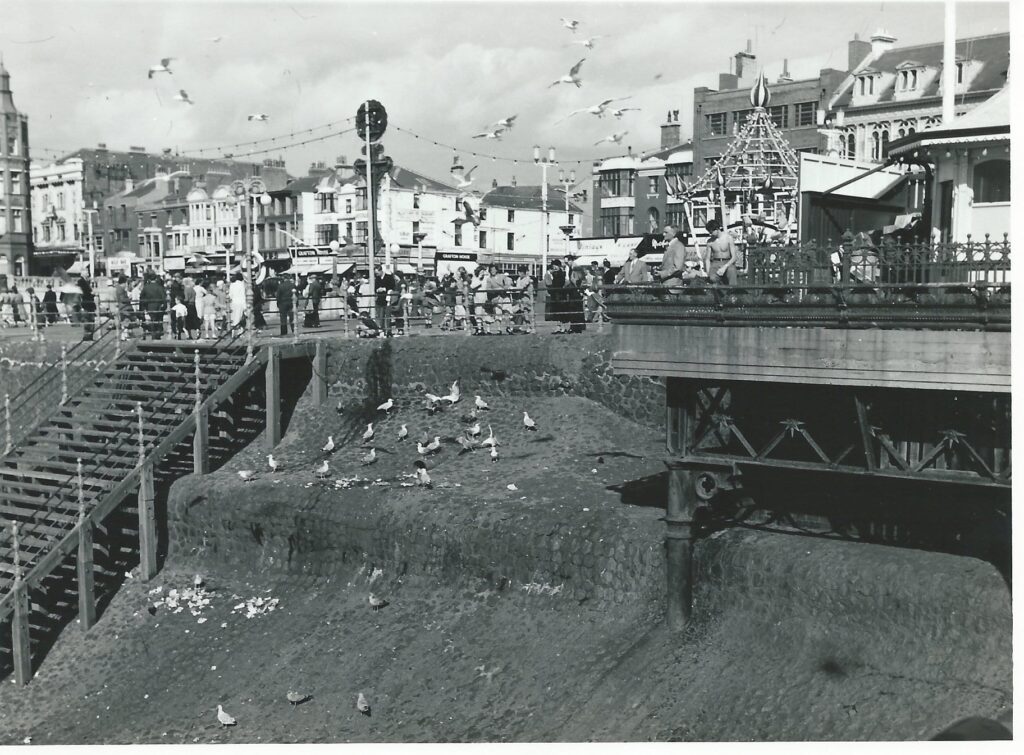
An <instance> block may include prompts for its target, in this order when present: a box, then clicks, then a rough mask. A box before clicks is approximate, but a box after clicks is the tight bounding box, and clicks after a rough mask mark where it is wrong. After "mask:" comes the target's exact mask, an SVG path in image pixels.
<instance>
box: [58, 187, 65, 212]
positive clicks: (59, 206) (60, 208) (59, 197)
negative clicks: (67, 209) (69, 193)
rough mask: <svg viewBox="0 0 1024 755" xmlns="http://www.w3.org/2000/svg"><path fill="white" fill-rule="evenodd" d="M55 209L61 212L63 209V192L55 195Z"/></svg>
mask: <svg viewBox="0 0 1024 755" xmlns="http://www.w3.org/2000/svg"><path fill="white" fill-rule="evenodd" d="M57 209H58V210H63V209H64V192H63V191H62V192H59V193H58V194H57Z"/></svg>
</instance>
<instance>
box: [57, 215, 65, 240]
mask: <svg viewBox="0 0 1024 755" xmlns="http://www.w3.org/2000/svg"><path fill="white" fill-rule="evenodd" d="M67 240H68V235H67V229H66V228H65V226H64V221H63V220H61V221H58V222H57V241H67Z"/></svg>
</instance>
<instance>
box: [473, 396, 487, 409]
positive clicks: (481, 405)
mask: <svg viewBox="0 0 1024 755" xmlns="http://www.w3.org/2000/svg"><path fill="white" fill-rule="evenodd" d="M473 406H475V407H476V408H477V409H479V410H480V411H486V410H487V409H490V408H491V407H489V406H488V405H487V402H486V401H484V400H483V399H482V398H480V397H479V396H474V397H473Z"/></svg>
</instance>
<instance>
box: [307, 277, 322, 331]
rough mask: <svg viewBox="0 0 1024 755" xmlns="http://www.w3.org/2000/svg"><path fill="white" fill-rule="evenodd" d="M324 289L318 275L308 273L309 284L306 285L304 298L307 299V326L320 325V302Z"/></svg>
mask: <svg viewBox="0 0 1024 755" xmlns="http://www.w3.org/2000/svg"><path fill="white" fill-rule="evenodd" d="M323 296H324V289H323V285H322V284H321V283H320V277H319V276H318V275H317V274H316V273H310V275H309V284H308V285H307V286H306V298H307V299H309V327H311V328H319V327H320V302H321V301H322V300H323Z"/></svg>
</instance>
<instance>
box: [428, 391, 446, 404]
mask: <svg viewBox="0 0 1024 755" xmlns="http://www.w3.org/2000/svg"><path fill="white" fill-rule="evenodd" d="M442 398H443V397H442V396H435V395H434V394H433V393H428V394H427V401H429V402H430V403H432V404H438V403H440V402H441V399H442Z"/></svg>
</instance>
